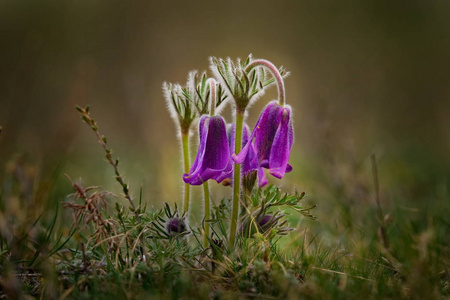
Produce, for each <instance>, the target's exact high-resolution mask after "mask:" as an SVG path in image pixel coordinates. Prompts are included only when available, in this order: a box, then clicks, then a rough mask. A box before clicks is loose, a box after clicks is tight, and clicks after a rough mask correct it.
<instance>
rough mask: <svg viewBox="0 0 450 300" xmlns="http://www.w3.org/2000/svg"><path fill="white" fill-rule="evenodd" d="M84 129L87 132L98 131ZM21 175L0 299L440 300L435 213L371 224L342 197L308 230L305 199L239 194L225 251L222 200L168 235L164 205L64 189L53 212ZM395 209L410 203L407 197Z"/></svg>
mask: <svg viewBox="0 0 450 300" xmlns="http://www.w3.org/2000/svg"><path fill="white" fill-rule="evenodd" d="M79 111H80V112H81V113H82V114H83V116H85V119H86V120H85V121H86V122H91V121H93V120H92V119H90V117H88V116H86V114H89V108H85V109H79ZM91 125H92V123H91ZM91 127H92V129H93V130H94V132H98V126H95V127H94V126H91ZM100 137H101V139H100V140H101V141H102V142H103V143H104V144H105V145H106V141H107V140H106V138H104V137H102V136H101V135H100ZM100 140H99V141H100ZM106 149H109V148H106ZM111 152H112V151H111V150H110V151H109V153H111ZM107 153H108V151H107ZM108 161H109V160H108ZM111 161H112V162H114V160H112V159H111ZM113 165H115V166H117V163H113ZM32 169H33V168H32V167H30V166H29V165H28V164H27V163H26V162H25V161H24V160H23V159H21V158H15V159H14V160H13V161H12V163H11V164H10V166H9V168H8V170H7V176H5V181H4V182H3V187H4V188H3V189H2V191H1V192H0V271H1V272H0V274H1V275H0V276H1V278H0V279H1V280H0V285H1V290H0V296H1V297H2V298H5V297H9V298H11V299H16V298H17V299H19V298H24V297H27V296H28V295H31V296H32V297H36V298H45V299H52V298H62V299H67V298H71V299H86V298H94V299H106V298H111V297H114V298H117V299H147V298H174V299H178V298H184V299H190V298H193V299H211V298H214V299H228V298H257V299H259V298H261V299H267V298H279V299H303V298H308V299H316V298H317V299H323V298H326V299H348V298H353V299H359V298H363V297H369V298H391V299H402V298H404V299H410V298H417V299H439V298H446V297H449V296H450V272H449V267H448V266H450V250H449V249H450V244H449V241H450V236H449V233H450V231H449V230H448V229H449V222H448V221H447V219H448V218H447V217H446V216H447V215H448V214H449V213H450V211H449V208H448V206H445V205H442V206H437V207H432V206H430V205H428V204H424V207H423V208H420V209H409V208H408V209H407V208H405V207H403V206H391V207H390V208H389V209H387V211H388V212H389V216H387V215H385V216H384V220H386V221H383V223H381V224H380V220H379V217H378V214H379V207H378V206H377V205H375V203H373V204H374V205H366V206H358V208H360V209H359V210H358V211H353V210H352V207H351V204H349V203H346V202H345V201H342V200H343V197H340V198H338V199H337V200H339V202H338V203H333V202H332V199H331V198H330V199H328V201H329V203H330V205H333V210H332V211H331V212H330V213H329V214H327V215H325V216H324V215H323V212H322V215H321V218H320V220H321V222H320V223H319V222H313V220H315V219H316V218H315V217H314V216H313V215H312V214H311V210H312V209H313V208H314V207H315V206H314V205H308V204H305V201H306V199H305V198H306V197H305V193H298V192H296V191H295V192H294V193H292V194H291V193H285V192H282V191H281V190H280V189H279V188H277V187H276V186H269V187H267V188H265V189H260V188H256V189H254V188H253V185H252V184H248V187H247V188H246V189H245V197H244V201H243V202H244V203H242V207H243V209H242V210H241V215H240V224H241V225H242V224H243V225H242V227H241V230H240V231H239V234H238V238H237V242H236V246H235V247H234V248H233V249H229V248H227V245H228V243H227V231H228V229H229V228H228V226H229V218H230V214H231V200H230V199H229V198H223V199H222V200H221V201H220V202H218V204H217V205H214V206H213V208H212V213H211V218H210V219H209V220H204V223H203V224H201V226H195V224H193V225H192V224H191V226H188V224H186V226H187V227H186V230H185V231H182V232H180V233H179V234H169V233H168V229H167V228H168V227H167V224H168V221H169V220H171V219H173V218H180V219H183V218H185V215H182V214H180V213H179V212H178V208H177V207H176V205H174V207H171V206H170V205H169V204H167V203H165V204H164V206H163V207H162V208H159V209H148V208H147V207H146V206H145V205H144V206H142V205H139V206H138V208H137V209H133V207H131V206H129V205H126V206H124V205H123V204H122V203H121V202H120V197H117V196H116V195H114V194H112V193H110V192H108V191H104V190H101V188H100V187H96V186H93V187H84V186H83V185H82V183H81V182H73V181H72V180H70V178H69V177H68V179H69V183H70V185H71V186H72V189H73V192H72V194H70V195H69V196H68V197H67V198H66V199H65V200H64V201H63V206H64V207H65V210H61V209H59V208H58V205H57V203H58V202H59V201H61V199H63V198H62V197H61V195H58V194H51V193H48V192H47V193H45V192H44V190H43V189H42V187H40V184H39V183H38V182H37V179H36V177H35V175H33V174H34V172H31V171H30V170H32ZM114 172H116V171H115V169H114ZM119 174H120V173H119ZM19 175H20V176H19ZM54 181H55V182H56V179H54ZM250 181H252V180H250ZM429 184H432V183H429ZM439 184H442V183H441V182H440V183H439ZM66 185H67V187H69V184H67V183H66ZM445 187H446V188H447V189H443V190H444V191H445V192H443V194H442V195H440V197H442V199H444V200H448V199H449V197H450V195H449V194H448V190H449V189H448V187H449V184H448V183H446V185H445ZM127 192H129V191H128V189H127ZM337 194H338V193H337ZM397 197H401V195H400V196H397ZM397 200H398V199H397ZM400 200H403V201H405V202H406V201H411V199H410V197H409V195H408V198H402V199H400ZM421 200H422V199H421ZM423 200H425V202H426V200H428V199H423ZM16 201H17V202H16ZM15 203H17V204H15ZM385 211H386V208H385ZM69 212H71V213H72V218H70V217H69V216H70V215H68V213H69ZM136 213H137V214H138V217H137V216H136ZM290 213H291V214H292V213H293V214H292V215H290ZM318 213H320V212H318ZM268 215H269V216H270V217H269V218H265V217H266V216H268ZM331 220H334V222H332V221H331ZM263 221H264V222H263ZM296 221H297V222H298V223H297V224H296V223H295V222H296ZM205 224H210V225H211V230H212V235H211V237H208V239H209V240H208V241H209V244H210V246H209V247H206V248H205V247H204V246H203V243H202V239H201V236H202V235H203V232H204V227H205ZM342 224H344V226H343V225H342ZM381 225H383V226H384V227H385V229H386V232H385V235H386V236H385V237H384V236H380V233H379V230H380V226H381ZM288 233H289V235H287V234H288ZM386 238H387V239H388V240H389V244H388V245H389V247H387V244H386V243H385V242H384V239H386Z"/></svg>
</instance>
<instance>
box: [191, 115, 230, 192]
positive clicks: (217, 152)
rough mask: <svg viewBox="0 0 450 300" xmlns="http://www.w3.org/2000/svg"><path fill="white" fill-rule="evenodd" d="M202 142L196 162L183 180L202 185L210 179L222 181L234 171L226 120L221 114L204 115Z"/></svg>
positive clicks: (201, 121) (200, 129)
mask: <svg viewBox="0 0 450 300" xmlns="http://www.w3.org/2000/svg"><path fill="white" fill-rule="evenodd" d="M199 137H200V143H199V146H198V152H197V156H196V158H195V161H194V164H193V165H192V167H191V169H190V170H189V173H188V174H184V175H183V180H184V182H186V183H189V184H191V185H201V184H202V183H204V182H206V181H207V180H209V179H214V180H216V181H217V182H218V183H220V182H221V181H222V180H224V179H225V178H227V177H229V176H230V174H231V173H232V172H233V164H232V161H231V156H230V147H229V145H228V139H227V131H226V125H225V121H224V119H223V118H222V117H220V116H212V117H211V116H206V115H204V116H202V117H201V119H200V123H199Z"/></svg>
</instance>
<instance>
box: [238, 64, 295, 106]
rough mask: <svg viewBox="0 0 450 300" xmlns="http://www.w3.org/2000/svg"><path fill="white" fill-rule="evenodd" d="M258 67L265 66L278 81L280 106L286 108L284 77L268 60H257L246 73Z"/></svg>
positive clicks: (249, 66)
mask: <svg viewBox="0 0 450 300" xmlns="http://www.w3.org/2000/svg"><path fill="white" fill-rule="evenodd" d="M257 66H263V67H265V68H267V69H269V71H270V73H272V75H273V77H274V78H275V80H276V81H277V87H278V104H279V105H280V106H284V105H285V104H286V91H285V89H284V81H283V77H282V76H281V74H280V71H278V69H277V67H275V65H274V64H273V63H271V62H270V61H268V60H265V59H256V60H254V61H252V62H251V63H250V64H249V65H248V66H247V68H246V69H245V72H247V73H249V72H250V71H251V70H252V69H253V68H254V67H257Z"/></svg>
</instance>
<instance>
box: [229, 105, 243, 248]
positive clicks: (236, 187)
mask: <svg viewBox="0 0 450 300" xmlns="http://www.w3.org/2000/svg"><path fill="white" fill-rule="evenodd" d="M235 122H236V124H235V128H236V138H235V141H234V153H239V151H241V148H242V126H243V124H244V112H243V111H240V110H239V109H236V121H235ZM240 197H241V165H240V164H234V177H233V209H232V212H231V224H230V237H229V239H228V246H229V248H230V249H233V247H234V243H235V241H236V228H237V222H238V214H239V203H240Z"/></svg>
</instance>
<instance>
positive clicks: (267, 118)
mask: <svg viewBox="0 0 450 300" xmlns="http://www.w3.org/2000/svg"><path fill="white" fill-rule="evenodd" d="M253 139H255V141H254V142H253ZM293 143H294V132H293V128H292V119H291V107H290V106H289V105H286V106H284V107H283V106H280V105H278V103H277V102H276V101H272V102H270V103H269V104H268V105H267V106H266V107H265V108H264V110H263V112H262V113H261V116H260V117H259V119H258V121H257V122H256V125H255V128H254V129H253V132H252V135H251V136H250V139H249V140H248V142H247V144H246V145H245V146H244V147H243V148H242V151H241V152H240V153H239V154H238V155H236V154H233V155H232V158H233V160H234V161H235V162H236V163H238V164H241V163H243V162H244V161H245V159H246V157H247V156H248V155H249V152H250V149H251V147H252V144H253V145H254V147H255V149H256V151H257V160H258V163H259V166H260V167H262V168H266V169H269V173H270V174H271V175H272V176H275V177H276V178H279V179H281V178H283V176H284V174H285V173H287V172H290V171H292V167H291V165H289V164H288V161H289V156H290V154H291V148H292V144H293ZM258 176H259V170H258Z"/></svg>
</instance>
